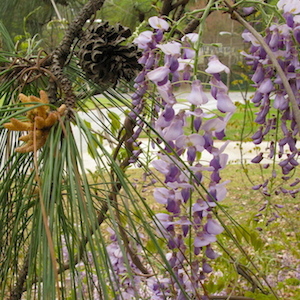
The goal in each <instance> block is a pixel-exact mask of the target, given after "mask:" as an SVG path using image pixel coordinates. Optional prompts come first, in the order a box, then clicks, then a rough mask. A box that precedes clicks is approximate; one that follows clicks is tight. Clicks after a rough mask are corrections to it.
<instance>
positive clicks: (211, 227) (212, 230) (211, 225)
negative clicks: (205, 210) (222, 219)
mask: <svg viewBox="0 0 300 300" xmlns="http://www.w3.org/2000/svg"><path fill="white" fill-rule="evenodd" d="M204 228H205V230H206V231H207V233H209V234H213V235H217V234H220V233H221V232H223V231H224V228H223V227H222V226H221V225H220V224H219V223H218V221H216V220H214V219H211V218H208V220H207V223H206V224H205V226H204Z"/></svg>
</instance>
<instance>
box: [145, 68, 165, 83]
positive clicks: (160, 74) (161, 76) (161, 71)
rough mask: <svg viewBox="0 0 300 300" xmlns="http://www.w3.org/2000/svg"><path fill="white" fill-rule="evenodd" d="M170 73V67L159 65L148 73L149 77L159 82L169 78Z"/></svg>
mask: <svg viewBox="0 0 300 300" xmlns="http://www.w3.org/2000/svg"><path fill="white" fill-rule="evenodd" d="M169 73H170V69H169V68H168V67H166V66H164V67H158V68H157V69H154V70H152V71H150V72H149V73H148V74H147V77H148V78H149V79H150V80H151V81H153V82H154V83H158V82H162V81H163V80H165V79H166V78H168V75H169Z"/></svg>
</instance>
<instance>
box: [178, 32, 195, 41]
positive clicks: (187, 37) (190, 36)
mask: <svg viewBox="0 0 300 300" xmlns="http://www.w3.org/2000/svg"><path fill="white" fill-rule="evenodd" d="M198 39H199V34H198V33H188V34H186V35H184V36H183V37H182V38H181V41H182V42H184V41H191V42H192V43H196V42H197V41H198Z"/></svg>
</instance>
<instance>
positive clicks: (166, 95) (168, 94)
mask: <svg viewBox="0 0 300 300" xmlns="http://www.w3.org/2000/svg"><path fill="white" fill-rule="evenodd" d="M157 91H158V92H159V94H160V96H161V97H162V98H163V100H164V101H165V102H166V103H168V104H170V105H173V104H175V103H176V98H175V96H174V94H173V90H172V85H171V82H170V81H167V82H166V84H164V85H159V86H157Z"/></svg>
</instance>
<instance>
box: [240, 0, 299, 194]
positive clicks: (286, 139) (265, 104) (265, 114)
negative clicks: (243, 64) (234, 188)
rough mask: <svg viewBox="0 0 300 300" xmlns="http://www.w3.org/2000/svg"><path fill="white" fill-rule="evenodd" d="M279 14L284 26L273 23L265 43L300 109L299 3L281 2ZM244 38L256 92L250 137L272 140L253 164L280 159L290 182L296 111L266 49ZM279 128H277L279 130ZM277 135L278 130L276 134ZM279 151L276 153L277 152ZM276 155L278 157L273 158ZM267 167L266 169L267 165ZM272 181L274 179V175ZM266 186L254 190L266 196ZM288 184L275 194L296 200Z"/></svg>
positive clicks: (246, 35)
mask: <svg viewBox="0 0 300 300" xmlns="http://www.w3.org/2000/svg"><path fill="white" fill-rule="evenodd" d="M277 6H278V8H279V9H280V10H282V13H283V19H284V20H285V22H284V23H281V22H279V21H275V22H274V23H273V24H272V25H271V26H270V27H269V28H267V30H266V36H265V37H264V40H265V42H266V43H267V45H268V47H269V48H270V49H271V51H272V53H273V55H274V56H275V57H276V59H277V61H278V62H279V64H280V67H281V68H282V70H283V72H284V74H285V77H286V80H287V81H288V83H289V85H290V87H291V89H292V92H293V94H294V96H295V99H296V102H297V106H298V109H299V105H300V93H299V89H300V72H299V71H300V62H299V54H298V53H299V44H300V8H299V3H298V1H286V0H284V1H283V0H280V1H279V2H278V4H277ZM242 36H243V38H244V40H245V41H246V42H249V43H250V45H251V46H250V53H248V54H247V53H244V55H245V57H246V60H247V63H248V64H249V65H251V66H252V70H253V75H252V77H251V79H252V81H253V82H254V86H255V88H256V92H255V94H254V96H253V98H252V102H253V103H254V105H255V106H257V107H259V108H260V111H259V112H258V113H257V116H256V119H255V122H256V123H258V124H260V128H259V129H258V131H257V132H256V133H255V134H254V135H253V136H252V138H253V142H254V143H255V144H260V143H261V142H262V141H263V140H264V139H265V136H266V135H267V134H269V133H271V134H272V135H273V136H274V138H273V141H271V142H270V145H269V147H268V149H269V153H268V154H267V156H266V155H264V154H263V153H260V154H259V155H258V156H256V157H255V158H254V159H253V160H252V162H253V163H260V162H261V161H262V160H263V158H265V157H268V158H270V159H275V158H279V159H281V161H280V162H279V166H280V167H281V169H282V174H283V177H282V178H283V179H289V178H290V175H291V172H292V171H293V170H294V169H295V167H297V166H298V164H299V163H298V161H297V158H298V156H299V150H298V149H297V147H296V142H297V138H296V135H297V134H299V127H298V125H297V121H296V118H295V113H297V112H295V110H294V108H292V105H291V99H290V98H289V96H288V93H287V91H286V89H285V87H284V84H283V78H282V76H280V75H279V73H278V71H277V70H276V68H275V67H274V65H273V64H272V62H271V59H270V56H269V55H268V54H267V52H266V50H265V48H264V47H263V46H262V45H261V44H260V43H259V42H258V41H257V39H256V38H255V37H254V36H253V34H252V33H250V32H244V33H243V35H242ZM271 108H274V109H276V111H277V113H275V114H272V113H270V109H271ZM278 124H279V126H278ZM277 128H280V129H281V132H282V136H283V137H282V138H280V139H278V138H277V136H278V135H277V134H276V130H277ZM279 131H280V130H279ZM277 149H278V151H277ZM276 155H277V156H278V157H276ZM266 167H268V165H266ZM272 176H273V177H276V176H277V175H276V174H275V173H274V172H273V174H272ZM268 183H269V181H268V182H265V183H264V184H261V185H260V186H257V187H256V188H261V189H262V191H263V193H264V194H265V195H267V196H268V195H269V194H270V191H269V189H268ZM296 185H297V183H295V184H291V186H290V188H289V189H280V190H278V191H276V193H277V194H278V193H281V192H286V193H289V194H290V195H291V196H293V197H294V196H295V194H296V193H298V192H299V188H297V189H296V188H295V186H296Z"/></svg>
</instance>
